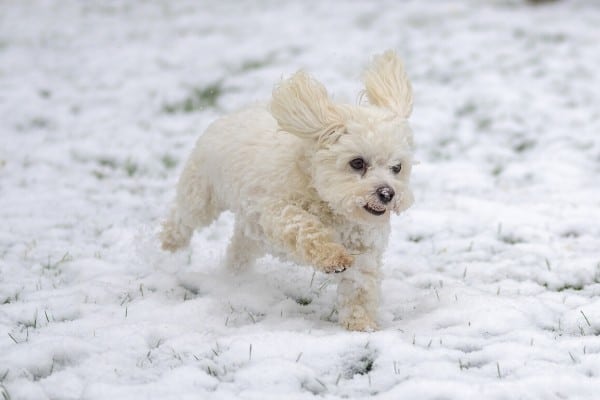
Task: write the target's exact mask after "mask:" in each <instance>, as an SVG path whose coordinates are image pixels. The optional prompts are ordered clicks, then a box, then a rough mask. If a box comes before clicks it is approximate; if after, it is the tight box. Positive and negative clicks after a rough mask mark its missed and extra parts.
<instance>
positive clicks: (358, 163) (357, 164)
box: [350, 158, 365, 171]
mask: <svg viewBox="0 0 600 400" xmlns="http://www.w3.org/2000/svg"><path fill="white" fill-rule="evenodd" d="M350 166H351V167H352V169H355V170H357V171H361V170H363V169H365V160H363V159H362V158H355V159H354V160H352V161H350Z"/></svg>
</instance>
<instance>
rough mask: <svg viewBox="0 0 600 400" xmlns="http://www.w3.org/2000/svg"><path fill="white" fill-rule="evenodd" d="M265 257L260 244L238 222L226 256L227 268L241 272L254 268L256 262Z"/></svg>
mask: <svg viewBox="0 0 600 400" xmlns="http://www.w3.org/2000/svg"><path fill="white" fill-rule="evenodd" d="M263 255H264V251H263V250H262V248H261V246H260V244H259V243H258V242H257V241H256V240H254V239H252V238H250V237H249V236H248V235H247V233H246V232H245V231H244V227H243V226H241V224H240V223H239V221H237V220H236V222H235V227H234V228H233V236H232V237H231V240H230V242H229V246H227V253H226V254H225V259H224V264H225V266H226V267H227V268H228V269H230V270H234V271H239V270H242V269H244V268H247V267H250V266H252V264H254V261H256V259H257V258H259V257H261V256H263Z"/></svg>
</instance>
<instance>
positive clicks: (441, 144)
mask: <svg viewBox="0 0 600 400" xmlns="http://www.w3.org/2000/svg"><path fill="white" fill-rule="evenodd" d="M1 10H2V11H1V12H0V120H1V121H2V123H1V125H0V220H1V221H2V224H1V228H0V393H1V394H2V395H3V396H4V398H8V397H10V398H11V399H13V400H14V399H32V400H44V399H90V400H91V399H107V398H110V399H131V398H148V399H155V398H161V399H197V398H203V399H209V398H210V399H233V398H239V399H260V400H264V399H281V398H286V399H288V398H289V399H305V398H312V397H314V396H319V397H322V398H325V399H338V398H361V397H368V396H372V397H374V398H381V399H398V398H411V399H466V398H485V399H516V398H522V399H542V398H543V399H563V398H570V399H595V398H597V396H598V395H597V394H598V389H599V388H600V297H599V296H600V179H599V176H600V136H599V135H600V108H599V107H598V104H600V92H599V91H598V88H600V74H598V72H597V66H598V65H600V52H599V51H598V43H597V42H598V37H600V23H599V22H600V5H599V4H597V3H596V2H593V1H584V0H570V1H566V0H562V1H557V2H552V3H548V4H543V5H538V6H534V5H531V4H529V3H526V2H522V1H520V0H512V1H511V0H480V1H477V0H462V1H452V2H445V1H430V2H420V1H406V2H394V1H387V2H386V1H375V2H335V3H333V2H311V1H308V2H278V1H277V2H276V1H266V0H263V1H259V2H239V3H238V2H233V1H216V0H215V1H213V0H206V1H203V2H193V1H181V2H166V1H154V2H143V3H137V2H79V1H71V0H67V1H46V0H25V1H6V2H3V3H2V5H1ZM387 48H394V49H396V50H397V51H398V52H399V53H400V54H401V55H402V56H403V58H404V59H405V63H406V68H407V70H408V73H409V76H410V77H411V79H412V81H413V87H414V91H415V96H416V99H415V106H414V114H413V117H412V119H411V120H412V126H413V129H414V132H415V140H416V142H417V146H418V149H417V158H418V159H419V161H420V162H421V163H420V165H418V166H417V167H415V169H414V175H413V176H414V178H413V182H414V188H415V195H416V203H415V205H414V206H413V207H412V208H411V209H410V210H409V211H408V212H406V214H404V215H403V216H401V217H399V218H396V219H395V220H394V222H393V233H392V238H391V241H390V247H389V249H388V251H387V253H386V256H385V262H384V274H385V279H384V280H383V283H382V288H383V304H382V310H381V311H382V312H381V321H380V322H381V325H382V328H381V330H379V331H377V332H373V333H357V332H346V331H344V330H343V329H341V328H340V327H339V326H338V325H337V324H336V318H337V316H336V314H335V309H334V298H335V287H334V285H333V284H330V277H328V276H326V275H322V274H313V271H312V270H311V269H310V268H307V267H303V266H297V265H292V264H285V263H281V262H280V261H277V260H275V259H272V258H265V259H263V260H261V261H260V262H259V264H258V265H257V266H256V268H255V269H254V270H252V271H247V272H245V273H244V274H242V275H239V276H230V275H228V274H227V273H226V272H225V271H223V270H222V269H221V268H219V263H220V260H221V257H222V256H223V253H224V249H225V246H226V245H227V240H228V237H229V235H230V233H231V230H232V222H233V216H232V215H230V214H226V215H224V216H223V217H222V218H221V219H220V220H219V221H217V222H216V223H215V224H214V225H213V226H211V227H210V228H209V229H207V230H205V231H202V232H200V233H198V234H197V235H196V237H195V238H194V240H193V243H192V247H191V248H190V250H189V251H187V252H183V253H180V254H176V255H169V254H166V253H163V252H161V251H160V250H159V249H158V246H157V238H156V233H157V229H158V225H159V222H160V220H161V218H162V217H163V216H164V215H165V213H166V210H167V207H168V204H169V202H170V201H171V199H172V198H173V195H174V185H175V182H176V179H177V176H178V172H179V170H180V168H181V166H182V162H183V160H184V159H185V158H186V157H187V155H188V154H189V151H190V150H191V146H192V145H193V143H194V142H195V140H196V139H197V137H198V135H199V134H200V133H201V132H202V131H203V130H204V128H205V127H206V126H207V125H208V124H209V123H210V122H211V121H212V120H213V119H214V118H216V117H217V116H219V115H222V114H224V113H227V112H230V111H233V110H235V109H237V108H239V107H241V106H243V105H244V104H247V103H250V102H254V101H260V100H264V99H267V98H268V96H269V94H270V91H271V89H272V87H273V84H274V83H275V82H277V81H278V80H279V79H280V78H281V76H283V75H289V74H290V73H292V72H294V71H295V70H297V69H298V68H305V69H306V70H308V71H310V72H311V73H313V74H314V75H315V76H316V77H317V78H318V79H320V80H321V81H322V82H324V83H325V84H326V86H327V87H328V88H329V90H330V91H331V92H332V93H333V94H334V96H335V97H336V98H337V99H347V100H348V101H355V100H356V99H357V92H358V90H359V89H360V86H359V83H358V78H359V77H360V72H361V70H362V68H363V67H364V66H365V65H366V63H367V62H368V60H369V58H370V56H371V55H372V54H374V53H378V52H381V51H383V50H385V49H387Z"/></svg>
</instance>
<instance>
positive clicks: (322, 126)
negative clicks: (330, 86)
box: [271, 71, 343, 142]
mask: <svg viewBox="0 0 600 400" xmlns="http://www.w3.org/2000/svg"><path fill="white" fill-rule="evenodd" d="M271 114H272V115H273V117H274V118H275V119H276V120H277V123H278V124H279V128H280V129H281V130H283V131H286V132H289V133H292V134H294V135H296V136H299V137H301V138H306V139H314V140H317V141H319V142H322V141H326V140H327V139H330V138H331V137H332V136H333V135H334V134H335V133H336V132H339V131H340V130H341V128H342V127H343V120H342V117H341V115H340V113H339V112H338V110H337V108H336V106H335V104H333V102H332V101H331V99H330V98H329V96H328V94H327V91H326V90H325V87H324V86H323V85H322V84H321V83H319V82H317V81H316V80H314V79H313V78H311V77H310V75H308V74H307V73H306V72H304V71H298V72H296V73H295V74H294V75H292V76H291V77H290V78H288V79H286V80H284V81H282V82H281V83H280V84H279V85H277V86H276V87H275V89H273V99H272V101H271Z"/></svg>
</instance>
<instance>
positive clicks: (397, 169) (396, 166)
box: [392, 164, 402, 174]
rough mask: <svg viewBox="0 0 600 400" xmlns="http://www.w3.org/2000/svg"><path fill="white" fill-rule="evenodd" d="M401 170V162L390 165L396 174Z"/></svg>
mask: <svg viewBox="0 0 600 400" xmlns="http://www.w3.org/2000/svg"><path fill="white" fill-rule="evenodd" d="M401 170H402V164H396V165H394V166H393V167H392V172H393V173H395V174H397V173H398V172H400V171H401Z"/></svg>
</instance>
